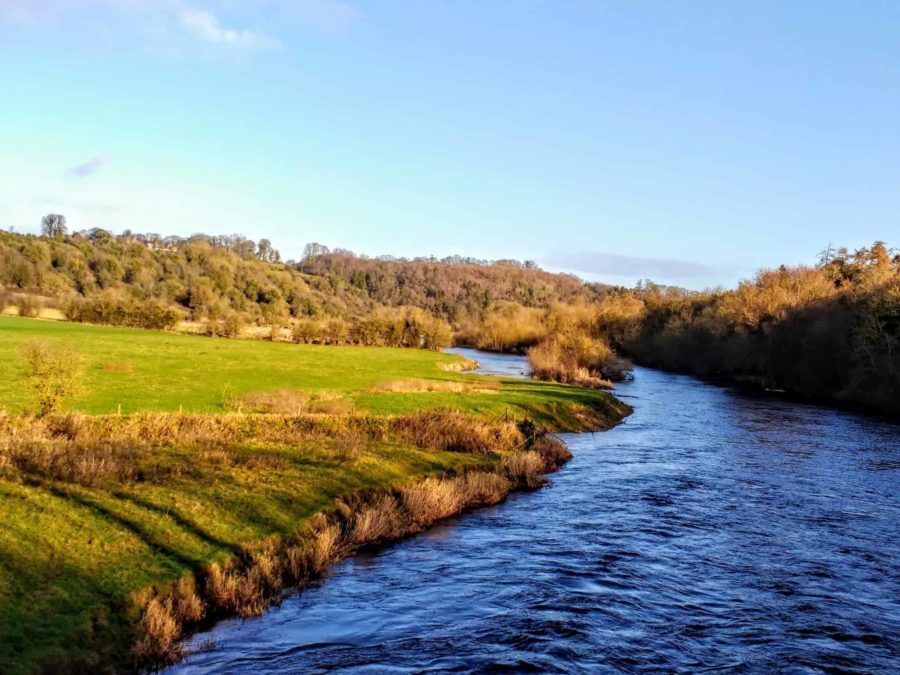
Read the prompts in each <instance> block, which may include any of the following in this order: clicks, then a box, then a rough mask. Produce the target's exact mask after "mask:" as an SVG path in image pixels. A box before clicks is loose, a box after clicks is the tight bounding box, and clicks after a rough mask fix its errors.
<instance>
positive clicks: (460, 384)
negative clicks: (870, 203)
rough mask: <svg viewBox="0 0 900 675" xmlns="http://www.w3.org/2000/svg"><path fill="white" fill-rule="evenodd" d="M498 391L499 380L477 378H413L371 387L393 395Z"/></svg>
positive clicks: (373, 389)
mask: <svg viewBox="0 0 900 675" xmlns="http://www.w3.org/2000/svg"><path fill="white" fill-rule="evenodd" d="M499 390H500V382H499V380H492V379H489V378H479V379H478V380H470V381H459V380H426V379H421V378H413V379H409V380H390V381H388V382H381V383H379V384H376V385H375V386H374V387H372V391H385V392H395V393H396V392H404V393H422V392H451V393H454V394H469V393H479V394H485V393H491V392H496V391H499Z"/></svg>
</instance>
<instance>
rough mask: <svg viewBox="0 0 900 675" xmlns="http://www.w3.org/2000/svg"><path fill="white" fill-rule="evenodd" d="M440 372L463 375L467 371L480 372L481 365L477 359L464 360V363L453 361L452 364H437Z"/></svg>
mask: <svg viewBox="0 0 900 675" xmlns="http://www.w3.org/2000/svg"><path fill="white" fill-rule="evenodd" d="M437 367H438V370H443V371H445V372H448V373H463V372H465V371H467V370H478V368H480V367H481V366H480V364H479V363H478V361H476V360H475V359H463V360H462V361H453V362H451V363H439V364H437Z"/></svg>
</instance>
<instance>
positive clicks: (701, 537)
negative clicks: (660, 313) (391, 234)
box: [172, 355, 900, 673]
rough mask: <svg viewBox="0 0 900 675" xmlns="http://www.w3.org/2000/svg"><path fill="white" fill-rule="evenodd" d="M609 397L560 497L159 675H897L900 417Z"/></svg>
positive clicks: (680, 397)
mask: <svg viewBox="0 0 900 675" xmlns="http://www.w3.org/2000/svg"><path fill="white" fill-rule="evenodd" d="M478 358H479V360H481V361H482V363H484V364H485V365H486V367H487V368H488V369H489V370H490V369H491V366H490V365H489V364H486V362H485V359H484V358H483V357H482V356H481V355H479V356H478ZM518 367H519V368H522V367H523V366H522V362H521V361H520V362H519V366H518ZM617 393H618V394H619V395H620V396H621V397H622V398H623V399H624V400H626V401H628V402H629V403H631V404H632V405H633V406H634V407H635V413H634V415H633V416H632V417H631V418H629V419H628V421H627V422H626V423H625V424H623V425H621V426H619V427H617V428H616V429H614V430H612V431H609V432H605V433H602V434H570V435H565V436H564V438H565V440H566V442H567V443H568V444H569V445H570V447H571V448H572V450H573V452H574V453H575V458H574V459H573V460H572V461H571V462H570V463H569V464H568V465H566V467H564V468H563V470H562V471H561V472H559V473H558V474H555V475H554V476H553V477H552V481H553V485H552V487H550V488H548V489H544V490H541V491H539V492H537V493H529V494H517V495H514V496H512V497H511V498H510V499H509V500H508V501H507V502H506V503H504V504H501V505H499V506H496V507H492V508H488V509H482V510H478V511H474V512H471V513H469V514H466V515H463V516H461V517H459V518H456V519H453V520H450V521H447V522H445V523H443V524H441V525H439V526H438V527H436V528H434V529H432V530H430V531H429V532H426V533H424V534H423V535H421V536H418V537H415V538H413V539H409V540H407V541H403V542H400V543H398V544H395V545H392V546H389V547H387V548H385V549H382V550H380V551H377V552H374V553H369V554H365V555H358V556H355V557H353V558H351V559H349V560H347V561H345V562H343V563H341V564H340V565H338V566H336V567H335V568H334V569H333V571H332V572H331V573H330V574H329V575H328V577H327V578H326V579H325V580H324V581H323V582H322V583H321V584H319V585H317V586H315V587H313V588H311V589H308V590H307V591H306V592H304V593H303V594H302V595H295V596H293V597H290V598H288V599H286V600H285V601H284V602H283V604H282V605H281V606H280V607H278V608H275V609H273V610H272V611H270V612H268V613H267V614H266V615H264V616H263V617H260V618H257V619H252V620H247V621H238V620H235V621H228V622H224V623H222V624H220V625H219V626H217V627H216V628H215V629H214V630H213V631H212V632H211V633H209V634H207V635H204V636H200V638H199V639H200V640H203V639H207V638H212V639H213V640H214V642H215V645H216V647H215V649H213V650H212V651H209V652H206V653H200V654H196V655H194V656H192V657H190V658H188V659H187V660H186V661H185V662H184V663H183V664H181V665H180V666H178V667H177V668H173V669H172V672H173V673H210V672H222V671H225V672H253V673H276V672H277V673H280V672H325V671H333V670H343V671H352V672H384V671H386V670H389V671H391V672H411V671H414V672H422V671H426V672H430V671H470V670H491V671H549V672H571V671H573V670H581V671H586V670H589V671H593V672H609V673H614V672H648V671H667V672H672V671H680V672H691V673H694V672H705V671H719V670H721V671H725V672H771V671H773V670H774V671H782V672H783V671H789V672H801V673H802V672H832V673H840V672H884V673H887V672H897V670H898V663H900V645H898V636H900V575H898V571H897V564H898V562H900V525H898V523H900V505H898V493H900V440H898V437H900V433H898V432H900V427H897V426H895V425H891V424H888V423H884V422H881V421H878V420H875V419H870V418H866V417H862V416H857V415H853V414H850V413H846V412H841V411H836V410H831V409H828V408H821V407H816V406H810V405H803V404H798V403H793V402H788V401H784V400H781V399H778V398H760V397H756V396H750V395H746V394H741V393H737V392H733V391H730V390H727V389H722V388H718V387H714V386H710V385H707V384H704V383H702V382H700V381H698V380H695V379H692V378H690V377H686V376H680V375H672V374H665V373H660V372H657V371H652V370H647V369H641V368H638V369H637V370H636V374H635V378H634V381H633V382H630V383H627V384H624V385H622V386H620V387H619V388H618V390H617Z"/></svg>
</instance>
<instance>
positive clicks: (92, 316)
mask: <svg viewBox="0 0 900 675" xmlns="http://www.w3.org/2000/svg"><path fill="white" fill-rule="evenodd" d="M63 313H64V314H65V315H66V318H67V319H68V320H69V321H77V322H80V323H97V324H106V325H110V326H130V327H133V328H149V329H155V330H169V329H172V328H174V327H175V325H176V324H177V323H178V322H179V321H180V320H181V319H182V316H183V315H182V312H180V311H179V310H177V309H175V308H174V307H171V306H169V305H167V304H166V303H164V302H162V301H160V300H149V301H146V302H142V301H139V300H134V299H131V298H129V297H127V296H125V295H123V294H121V293H119V292H116V291H105V292H103V293H100V294H98V295H95V296H92V297H90V298H80V297H73V298H71V299H70V300H69V301H68V302H66V303H65V305H64V306H63Z"/></svg>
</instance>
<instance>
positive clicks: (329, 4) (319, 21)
mask: <svg viewBox="0 0 900 675" xmlns="http://www.w3.org/2000/svg"><path fill="white" fill-rule="evenodd" d="M283 7H284V12H285V14H287V15H288V16H293V17H294V18H296V19H297V20H298V21H300V22H302V23H305V24H307V25H309V26H312V27H313V28H318V29H319V30H326V31H336V30H342V29H344V28H346V27H347V26H349V25H350V24H351V23H353V22H355V21H357V20H358V19H360V18H361V17H362V15H361V14H360V13H359V11H357V9H356V8H355V7H354V6H353V5H350V4H348V3H346V2H337V1H336V0H294V2H290V3H284V5H283Z"/></svg>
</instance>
